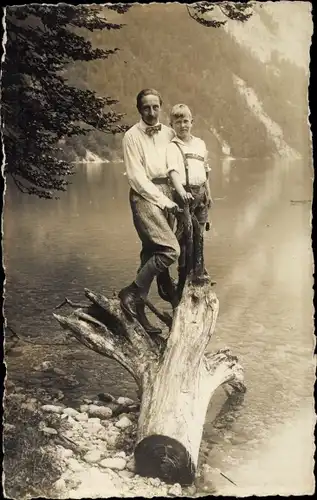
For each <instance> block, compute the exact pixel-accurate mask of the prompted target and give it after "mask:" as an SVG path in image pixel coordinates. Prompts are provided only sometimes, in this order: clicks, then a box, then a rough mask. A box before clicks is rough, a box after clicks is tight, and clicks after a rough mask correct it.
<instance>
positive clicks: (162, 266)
mask: <svg viewBox="0 0 317 500" xmlns="http://www.w3.org/2000/svg"><path fill="white" fill-rule="evenodd" d="M136 101H137V109H138V111H139V113H140V115H141V120H140V121H139V122H138V123H136V124H135V125H134V126H133V127H131V128H130V129H129V130H128V131H127V132H126V133H125V135H124V138H123V142H122V145H123V154H124V162H125V166H126V173H127V178H128V181H129V184H130V186H131V190H130V205H131V210H132V215H133V222H134V225H135V228H136V230H137V233H138V235H139V238H140V240H141V242H142V250H141V253H140V259H141V265H140V267H139V269H138V272H137V275H136V278H135V280H134V281H133V283H131V285H129V286H127V287H125V288H123V289H122V290H121V291H120V292H119V298H120V300H121V307H122V309H123V310H124V311H125V312H126V313H127V314H128V315H131V316H133V317H135V318H137V319H138V320H139V321H140V322H141V324H142V325H143V327H144V328H145V329H146V331H147V332H148V333H149V334H158V333H161V330H160V329H159V328H156V327H154V326H152V325H151V324H150V323H149V321H148V319H147V318H146V316H145V313H144V302H143V300H144V299H146V297H147V295H148V293H149V290H150V287H151V284H152V282H153V280H154V278H155V277H157V276H158V275H159V274H162V273H166V272H167V270H168V268H169V266H170V265H171V264H173V263H174V262H175V261H177V259H178V257H179V254H180V248H179V244H178V241H177V238H176V236H175V234H174V233H173V230H172V228H171V225H170V224H169V220H170V216H171V214H173V213H175V211H176V209H177V205H176V203H174V202H173V201H172V195H171V189H170V186H169V185H168V179H167V168H166V147H167V145H168V144H169V142H170V140H171V139H172V137H173V136H174V132H173V130H172V129H171V128H169V127H167V126H165V125H163V124H161V123H160V122H159V117H160V111H161V106H162V99H161V96H160V94H159V93H158V92H157V91H156V90H154V89H144V90H141V92H140V93H139V94H138V95H137V99H136Z"/></svg>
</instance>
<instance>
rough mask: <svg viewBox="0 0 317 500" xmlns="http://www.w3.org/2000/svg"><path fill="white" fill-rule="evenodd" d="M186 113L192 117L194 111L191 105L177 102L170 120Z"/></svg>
mask: <svg viewBox="0 0 317 500" xmlns="http://www.w3.org/2000/svg"><path fill="white" fill-rule="evenodd" d="M185 115H189V116H190V117H191V118H192V113H191V110H190V109H189V107H188V106H187V105H186V104H175V106H173V107H172V109H171V112H170V120H171V121H172V120H173V119H174V120H175V119H177V118H182V117H183V116H185Z"/></svg>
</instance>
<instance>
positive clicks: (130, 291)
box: [118, 283, 142, 318]
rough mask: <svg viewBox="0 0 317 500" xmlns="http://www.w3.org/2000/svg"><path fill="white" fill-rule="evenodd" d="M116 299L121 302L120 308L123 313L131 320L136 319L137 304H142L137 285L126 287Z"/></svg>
mask: <svg viewBox="0 0 317 500" xmlns="http://www.w3.org/2000/svg"><path fill="white" fill-rule="evenodd" d="M118 297H119V299H120V301H121V307H122V309H123V311H124V312H125V313H127V314H128V315H129V316H132V317H133V318H137V317H138V314H137V304H140V303H141V302H142V299H141V296H140V291H139V290H138V287H137V285H135V284H134V283H132V285H129V286H126V287H125V288H122V290H120V292H119V294H118Z"/></svg>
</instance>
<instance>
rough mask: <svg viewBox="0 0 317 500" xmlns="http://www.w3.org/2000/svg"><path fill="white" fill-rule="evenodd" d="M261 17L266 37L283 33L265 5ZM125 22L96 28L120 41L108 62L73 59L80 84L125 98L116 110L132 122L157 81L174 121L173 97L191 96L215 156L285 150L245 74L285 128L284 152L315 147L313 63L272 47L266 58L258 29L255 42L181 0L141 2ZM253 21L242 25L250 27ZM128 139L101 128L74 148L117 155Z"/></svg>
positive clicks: (104, 38)
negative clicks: (207, 20)
mask: <svg viewBox="0 0 317 500" xmlns="http://www.w3.org/2000/svg"><path fill="white" fill-rule="evenodd" d="M257 16H258V18H259V19H260V20H261V23H262V24H261V29H262V36H264V35H263V33H265V32H267V36H268V37H272V36H273V35H272V33H273V34H274V33H275V35H276V33H278V27H279V25H278V23H279V21H275V20H274V16H272V15H271V14H268V13H267V12H264V11H263V12H262V13H261V14H257ZM251 19H252V18H251ZM124 22H125V23H126V26H125V27H124V28H122V30H120V31H118V32H111V33H109V32H102V33H99V32H94V33H91V34H90V38H91V40H92V42H93V43H94V45H96V46H100V47H114V46H116V47H119V48H120V51H119V52H118V54H116V55H115V56H112V57H110V58H109V59H108V60H105V61H94V62H91V63H80V64H76V65H73V66H72V67H71V68H69V72H68V75H69V79H70V81H71V82H72V83H74V84H77V85H80V86H89V87H90V88H93V89H95V90H96V91H97V92H98V93H100V94H104V95H109V96H112V97H115V98H117V99H119V101H120V104H118V105H116V109H117V110H119V111H122V112H124V113H126V118H125V121H126V123H129V124H133V123H134V122H135V121H136V120H137V119H138V115H137V111H136V108H135V95H136V94H137V92H138V91H139V90H140V89H141V88H144V87H155V88H157V89H158V90H160V91H161V93H162V95H163V99H164V114H163V121H165V123H168V111H169V109H170V107H171V106H172V105H173V104H175V103H177V102H185V103H187V104H188V105H189V106H190V107H191V108H192V111H193V114H194V120H195V130H194V133H195V134H197V135H200V136H201V137H202V138H204V139H205V140H206V141H207V143H208V146H209V149H210V150H211V155H214V156H219V155H223V154H226V153H228V152H230V154H231V155H232V156H234V157H249V158H252V157H266V156H270V155H272V154H276V153H279V144H281V142H279V141H276V137H275V136H274V134H272V133H271V128H270V127H268V126H267V123H268V122H264V121H263V119H261V118H260V115H259V113H256V112H254V109H252V107H250V106H249V105H248V103H247V101H246V97H245V94H244V93H243V92H241V88H240V87H239V85H237V81H238V80H237V78H238V79H240V80H241V81H243V82H244V85H245V87H247V88H249V89H252V92H253V94H254V96H256V100H257V101H258V102H259V103H260V105H261V109H262V118H263V116H264V115H265V116H267V117H268V119H269V120H270V123H271V124H272V126H273V129H274V127H278V129H279V130H280V131H281V134H282V136H281V140H282V142H283V144H284V146H285V147H283V148H282V149H281V151H280V153H281V154H283V155H285V154H286V151H292V150H296V151H297V152H298V153H300V154H304V155H306V154H308V153H309V147H310V134H309V128H308V125H307V109H308V108H307V87H308V76H307V72H305V67H300V66H297V65H295V64H294V62H291V61H289V60H287V59H286V58H285V57H284V56H283V54H281V52H278V51H277V50H276V51H272V50H271V52H270V57H269V59H268V58H267V60H266V61H263V58H261V57H260V56H259V54H258V51H257V50H254V49H257V47H256V44H260V43H261V39H260V40H257V39H256V37H255V35H254V37H255V41H254V44H255V46H254V47H253V49H252V47H248V45H247V44H246V43H245V42H243V43H240V42H239V41H238V36H237V34H236V33H234V29H232V30H231V28H230V25H228V26H227V28H226V29H223V28H206V27H204V26H201V25H200V24H198V23H196V22H195V21H194V20H193V19H191V18H190V17H189V15H188V14H187V11H186V8H185V6H184V5H181V4H172V3H170V4H151V5H138V6H133V7H132V8H131V10H130V11H129V12H128V13H127V14H125V15H124ZM248 22H251V21H248ZM248 22H247V23H248ZM257 22H259V21H257ZM247 23H246V24H244V25H242V27H240V30H241V29H245V30H248V26H247ZM231 26H232V23H231ZM253 29H254V27H253ZM231 31H232V32H231ZM262 42H263V43H265V40H264V41H263V40H262ZM261 59H262V60H261ZM120 142H121V138H120V137H117V138H112V137H110V138H109V137H107V136H105V135H103V134H96V133H94V134H90V136H89V137H88V138H86V139H84V140H83V139H82V138H80V143H79V141H78V140H77V146H76V141H75V143H74V147H75V150H76V151H77V153H78V155H79V156H83V148H84V149H85V148H86V149H87V148H88V149H89V150H90V151H92V152H93V153H97V154H98V155H99V156H101V157H107V158H109V157H111V151H113V150H115V151H116V153H115V154H116V156H118V155H119V156H120ZM78 148H79V149H80V148H81V150H82V151H81V152H80V151H78Z"/></svg>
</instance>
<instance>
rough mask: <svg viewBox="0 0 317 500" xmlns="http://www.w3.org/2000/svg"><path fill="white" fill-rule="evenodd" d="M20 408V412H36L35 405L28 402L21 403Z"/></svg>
mask: <svg viewBox="0 0 317 500" xmlns="http://www.w3.org/2000/svg"><path fill="white" fill-rule="evenodd" d="M20 408H21V409H22V410H29V411H34V410H36V405H35V404H34V403H30V402H28V403H21V406H20Z"/></svg>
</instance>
